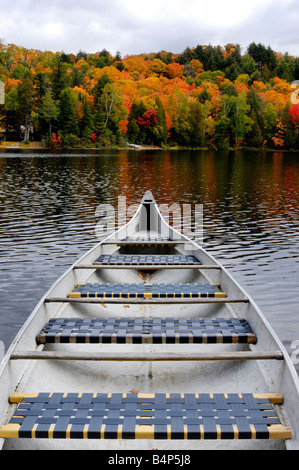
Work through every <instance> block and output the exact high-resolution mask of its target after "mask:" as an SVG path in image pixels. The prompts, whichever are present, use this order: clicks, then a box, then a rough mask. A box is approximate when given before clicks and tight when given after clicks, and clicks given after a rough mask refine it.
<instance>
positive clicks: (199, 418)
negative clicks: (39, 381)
mask: <svg viewBox="0 0 299 470" xmlns="http://www.w3.org/2000/svg"><path fill="white" fill-rule="evenodd" d="M10 401H11V402H12V403H18V406H17V409H16V410H15V412H14V415H13V417H12V418H11V420H10V422H9V423H8V424H6V425H2V426H0V438H1V437H2V438H37V439H38V438H44V439H50V438H54V439H55V438H62V439H290V438H291V431H290V429H289V428H288V427H287V426H284V425H283V424H282V423H281V421H280V419H279V417H278V416H277V414H276V411H275V410H274V407H273V405H272V403H271V402H272V401H274V403H281V402H282V397H281V395H280V394H270V395H267V394H260V395H259V394H251V393H242V394H241V393H228V394H226V393H216V394H213V393H186V394H184V393H157V394H144V393H108V394H107V393H37V394H36V393H33V394H29V393H26V394H14V395H12V396H11V398H10Z"/></svg>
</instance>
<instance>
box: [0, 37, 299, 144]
mask: <svg viewBox="0 0 299 470" xmlns="http://www.w3.org/2000/svg"><path fill="white" fill-rule="evenodd" d="M297 79H298V80H299V58H298V57H293V56H290V55H289V54H287V53H286V54H281V53H278V52H275V51H273V50H272V49H271V47H270V46H267V47H266V46H265V45H263V44H260V43H259V44H256V43H254V42H253V43H251V44H250V45H249V46H248V47H247V49H246V50H245V51H242V48H241V46H240V45H239V44H226V45H225V46H212V45H207V46H205V45H198V46H196V47H194V48H189V47H187V48H186V49H185V50H184V52H183V53H181V54H175V53H171V52H166V51H160V52H158V53H151V54H140V55H127V56H124V57H121V54H120V53H119V52H117V53H116V54H115V55H112V54H111V53H110V52H108V51H107V50H105V49H103V50H102V51H100V52H97V53H87V52H85V51H81V50H80V51H79V52H78V53H77V55H75V54H67V53H64V52H63V51H62V52H51V51H40V50H33V49H26V48H24V47H21V46H17V45H14V44H4V43H0V80H1V81H2V82H3V84H4V89H5V103H4V104H2V105H0V139H2V140H4V139H6V140H15V136H19V138H20V139H21V140H22V141H24V142H27V143H28V142H30V141H33V140H35V141H42V142H43V143H44V145H45V146H46V147H54V148H55V147H56V148H57V147H58V148H59V147H65V148H76V147H78V148H80V147H95V148H103V147H111V146H118V147H120V146H124V145H126V144H127V143H130V144H140V145H151V146H158V147H161V148H190V149H192V148H203V149H204V148H210V149H218V150H225V149H235V148H257V149H260V148H265V149H288V150H298V149H299V96H298V95H297V91H298V90H297V88H298V87H299V81H298V84H296V80H297ZM294 82H295V83H294ZM296 87H297V88H296ZM10 136H13V137H14V139H13V138H10Z"/></svg>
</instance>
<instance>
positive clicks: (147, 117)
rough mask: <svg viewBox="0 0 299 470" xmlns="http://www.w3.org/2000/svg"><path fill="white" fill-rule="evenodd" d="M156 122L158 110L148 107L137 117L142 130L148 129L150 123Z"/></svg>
mask: <svg viewBox="0 0 299 470" xmlns="http://www.w3.org/2000/svg"><path fill="white" fill-rule="evenodd" d="M157 122H158V111H157V110H155V109H149V110H148V111H146V112H145V113H144V114H143V115H142V116H141V117H139V118H138V119H137V124H138V126H139V127H140V129H142V130H143V131H146V129H149V128H150V127H151V125H153V124H157Z"/></svg>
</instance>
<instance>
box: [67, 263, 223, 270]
mask: <svg viewBox="0 0 299 470" xmlns="http://www.w3.org/2000/svg"><path fill="white" fill-rule="evenodd" d="M73 269H139V271H158V270H160V269H197V270H204V269H221V268H220V266H217V265H216V264H215V265H212V264H173V265H172V264H161V265H158V264H138V265H137V264H131V265H129V264H98V263H93V264H78V265H76V266H73Z"/></svg>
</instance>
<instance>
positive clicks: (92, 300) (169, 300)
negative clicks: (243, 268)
mask: <svg viewBox="0 0 299 470" xmlns="http://www.w3.org/2000/svg"><path fill="white" fill-rule="evenodd" d="M50 302H56V303H57V302H58V303H61V302H66V303H67V302H70V303H71V302H73V303H86V304H105V305H106V304H124V305H129V304H132V305H134V304H229V303H231V304H233V303H248V302H249V300H248V299H246V298H245V299H242V298H225V297H223V298H217V297H209V298H203V297H192V298H191V297H190V298H183V297H182V298H179V297H165V298H153V297H144V298H131V297H130V298H129V297H122V298H115V297H106V298H104V297H89V298H87V297H47V298H46V299H45V303H50Z"/></svg>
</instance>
